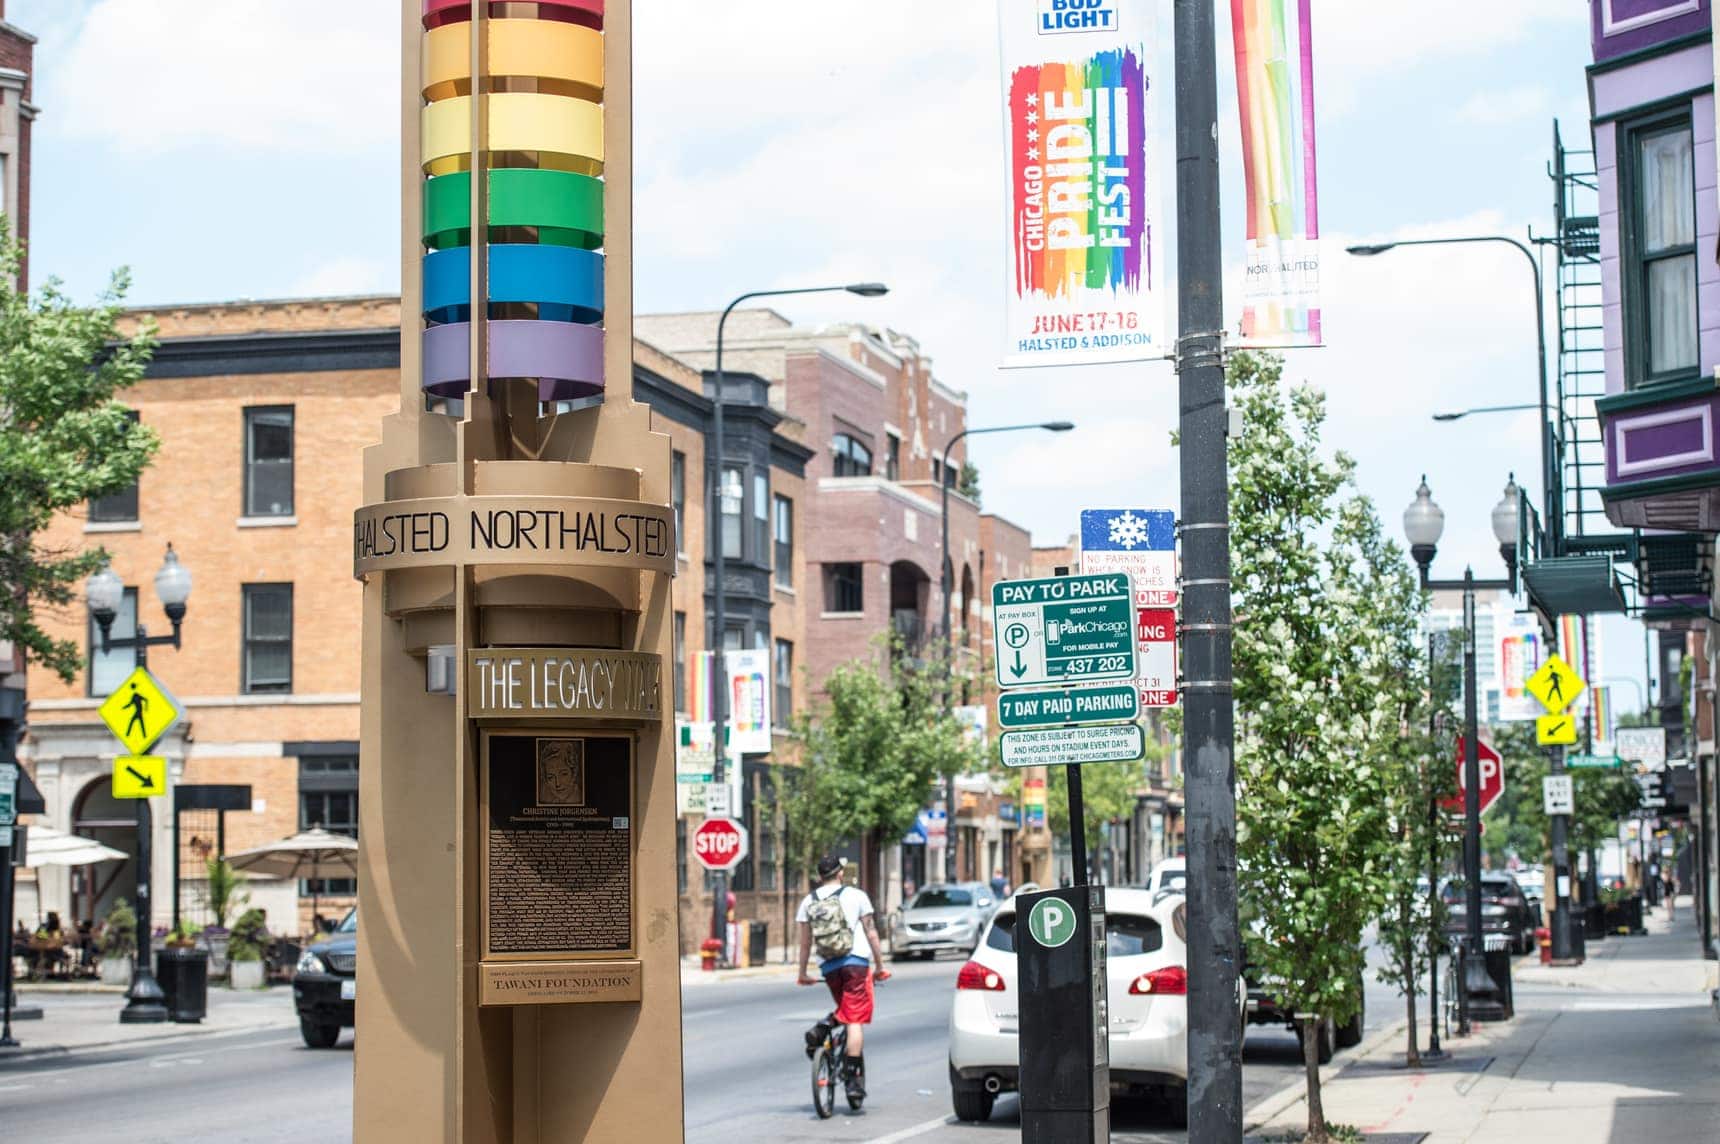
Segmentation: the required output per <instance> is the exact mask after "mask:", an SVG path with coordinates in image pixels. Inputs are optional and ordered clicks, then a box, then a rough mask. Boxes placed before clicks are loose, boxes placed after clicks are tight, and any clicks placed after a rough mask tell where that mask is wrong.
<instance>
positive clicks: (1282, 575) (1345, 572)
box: [1228, 353, 1422, 1144]
mask: <svg viewBox="0 0 1720 1144" xmlns="http://www.w3.org/2000/svg"><path fill="white" fill-rule="evenodd" d="M1282 373H1283V361H1282V359H1281V358H1278V357H1276V356H1273V355H1265V354H1253V353H1242V354H1238V355H1236V356H1235V357H1233V358H1232V359H1231V363H1230V367H1229V370H1228V381H1229V386H1230V401H1231V407H1232V408H1233V409H1237V410H1239V411H1240V412H1241V414H1242V434H1241V436H1240V437H1239V438H1238V439H1236V440H1234V441H1233V442H1232V446H1231V454H1230V457H1231V476H1230V486H1231V487H1230V503H1231V562H1232V594H1233V601H1234V607H1235V615H1236V632H1235V648H1234V679H1235V684H1234V686H1235V696H1236V705H1237V709H1238V727H1237V731H1238V733H1237V750H1236V762H1237V777H1238V782H1237V785H1238V799H1237V857H1238V869H1239V874H1240V877H1239V884H1240V885H1239V888H1240V898H1241V906H1242V914H1243V919H1244V923H1245V931H1244V932H1245V940H1246V942H1247V946H1248V956H1249V960H1250V963H1251V964H1252V966H1253V972H1254V973H1255V974H1256V975H1257V976H1258V978H1259V983H1260V984H1263V985H1265V986H1266V987H1267V988H1269V989H1270V990H1272V991H1273V992H1274V993H1275V994H1276V996H1277V998H1278V1000H1279V1003H1280V1004H1282V1005H1283V1006H1284V1007H1285V1008H1286V1009H1287V1010H1288V1011H1289V1012H1291V1013H1292V1014H1294V1015H1295V1019H1296V1021H1297V1028H1298V1033H1299V1035H1300V1036H1301V1038H1302V1043H1303V1058H1304V1062H1305V1071H1306V1074H1307V1085H1308V1135H1307V1139H1309V1140H1310V1141H1315V1142H1316V1144H1321V1142H1324V1141H1325V1140H1327V1139H1328V1136H1327V1129H1326V1124H1325V1115H1324V1109H1323V1107H1322V1105H1321V1101H1320V1083H1319V1056H1320V1049H1321V1047H1322V1046H1321V1042H1322V1041H1323V1040H1324V1039H1325V1036H1326V1033H1325V1030H1327V1029H1329V1028H1332V1027H1333V1026H1343V1025H1349V1024H1350V1023H1352V1022H1354V1021H1355V1020H1356V1018H1358V1016H1359V1014H1360V1008H1361V1003H1362V997H1361V985H1362V973H1363V968H1364V963H1363V954H1362V947H1361V938H1362V932H1363V930H1364V928H1365V927H1366V926H1367V924H1368V923H1369V922H1370V921H1372V920H1374V919H1375V918H1377V917H1378V916H1379V914H1380V912H1381V909H1382V908H1383V906H1384V903H1385V901H1386V898H1387V890H1388V882H1389V878H1390V876H1391V863H1390V852H1391V835H1390V829H1389V826H1390V819H1391V805H1392V803H1391V797H1390V796H1391V792H1392V790H1393V786H1394V780H1393V774H1392V772H1393V770H1394V768H1396V767H1397V766H1398V765H1399V763H1400V757H1399V753H1400V752H1401V751H1402V750H1403V748H1402V747H1401V746H1400V745H1399V744H1398V740H1399V739H1400V738H1401V737H1402V735H1403V734H1404V731H1405V726H1406V721H1407V719H1408V718H1409V716H1410V714H1411V713H1412V712H1413V711H1414V708H1415V705H1416V696H1417V695H1418V694H1419V693H1420V691H1421V690H1422V687H1421V682H1420V675H1421V669H1420V668H1419V667H1418V663H1419V660H1420V656H1419V655H1418V654H1416V652H1415V638H1414V636H1415V631H1416V626H1415V625H1416V621H1417V617H1418V615H1419V608H1420V596H1419V594H1418V593H1417V592H1416V591H1415V587H1414V583H1413V581H1412V580H1410V578H1409V577H1410V573H1409V569H1408V565H1407V562H1406V561H1405V560H1404V559H1403V556H1402V553H1401V552H1399V551H1398V550H1397V549H1396V548H1395V547H1394V546H1393V545H1391V544H1389V543H1387V542H1386V541H1385V540H1384V537H1383V530H1382V529H1381V527H1380V523H1379V519H1378V516H1377V515H1376V514H1375V513H1374V511H1373V508H1372V506H1371V505H1370V504H1369V503H1368V502H1367V501H1366V500H1365V499H1364V498H1362V497H1360V496H1359V495H1357V494H1356V493H1355V492H1354V489H1353V484H1352V477H1353V473H1354V462H1352V461H1351V460H1350V459H1349V458H1348V457H1346V456H1344V455H1343V454H1342V453H1339V454H1336V455H1332V456H1328V455H1327V453H1326V452H1325V450H1324V449H1323V448H1322V445H1321V440H1320V434H1321V428H1322V426H1323V425H1324V422H1325V419H1326V408H1325V399H1324V397H1323V395H1321V394H1320V393H1319V392H1318V391H1317V390H1315V389H1313V388H1311V387H1309V386H1306V385H1294V386H1293V385H1287V384H1286V383H1285V382H1284V380H1283V377H1282Z"/></svg>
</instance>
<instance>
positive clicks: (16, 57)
mask: <svg viewBox="0 0 1720 1144" xmlns="http://www.w3.org/2000/svg"><path fill="white" fill-rule="evenodd" d="M5 20H6V4H5V0H0V157H4V159H5V171H4V177H3V178H0V213H4V214H6V215H7V217H9V218H10V219H11V220H12V231H13V233H14V234H16V235H17V237H18V239H19V241H21V242H22V243H23V244H24V264H23V266H22V268H21V269H20V272H19V283H18V284H19V286H20V287H23V286H26V285H28V283H29V281H30V262H29V240H30V132H31V127H32V121H33V120H34V119H35V117H36V108H35V106H34V105H33V104H32V103H31V102H30V100H31V98H32V90H31V89H32V84H33V80H34V74H33V71H34V67H35V52H36V37H34V36H32V35H30V34H29V33H28V32H25V31H23V30H21V29H19V28H15V27H13V26H12V25H11V24H8V23H6V22H5Z"/></svg>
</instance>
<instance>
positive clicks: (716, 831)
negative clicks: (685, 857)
mask: <svg viewBox="0 0 1720 1144" xmlns="http://www.w3.org/2000/svg"><path fill="white" fill-rule="evenodd" d="M746 856H747V828H746V827H744V826H742V825H741V824H740V823H738V822H736V821H735V820H734V819H732V818H707V819H705V821H704V822H702V823H700V824H699V828H698V829H697V830H695V831H693V857H695V858H697V859H698V860H699V865H701V866H703V867H704V868H705V869H707V870H733V869H734V868H735V867H736V866H739V865H740V864H741V859H743V858H745V857H746Z"/></svg>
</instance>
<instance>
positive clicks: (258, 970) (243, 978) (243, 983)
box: [227, 961, 263, 989]
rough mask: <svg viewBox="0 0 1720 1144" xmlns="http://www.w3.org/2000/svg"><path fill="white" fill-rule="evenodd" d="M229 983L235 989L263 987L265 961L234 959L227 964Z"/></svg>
mask: <svg viewBox="0 0 1720 1144" xmlns="http://www.w3.org/2000/svg"><path fill="white" fill-rule="evenodd" d="M227 984H228V986H229V987H230V988H233V989H261V988H262V987H263V963H262V962H261V961H234V962H229V963H228V965H227Z"/></svg>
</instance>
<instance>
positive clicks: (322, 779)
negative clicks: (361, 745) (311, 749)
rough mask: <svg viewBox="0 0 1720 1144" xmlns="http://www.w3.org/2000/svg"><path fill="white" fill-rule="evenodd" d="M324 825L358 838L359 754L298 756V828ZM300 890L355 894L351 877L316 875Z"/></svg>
mask: <svg viewBox="0 0 1720 1144" xmlns="http://www.w3.org/2000/svg"><path fill="white" fill-rule="evenodd" d="M312 827H321V828H322V829H324V830H327V831H331V832H333V833H335V834H345V835H348V836H350V837H352V838H357V837H358V756H356V755H310V756H305V757H303V758H300V759H299V829H300V830H309V829H311V828H312ZM299 893H300V894H302V895H307V896H308V895H311V894H335V895H339V894H356V893H358V883H357V881H355V880H354V879H352V878H313V879H306V880H304V881H303V882H301V883H300V887H299Z"/></svg>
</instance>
